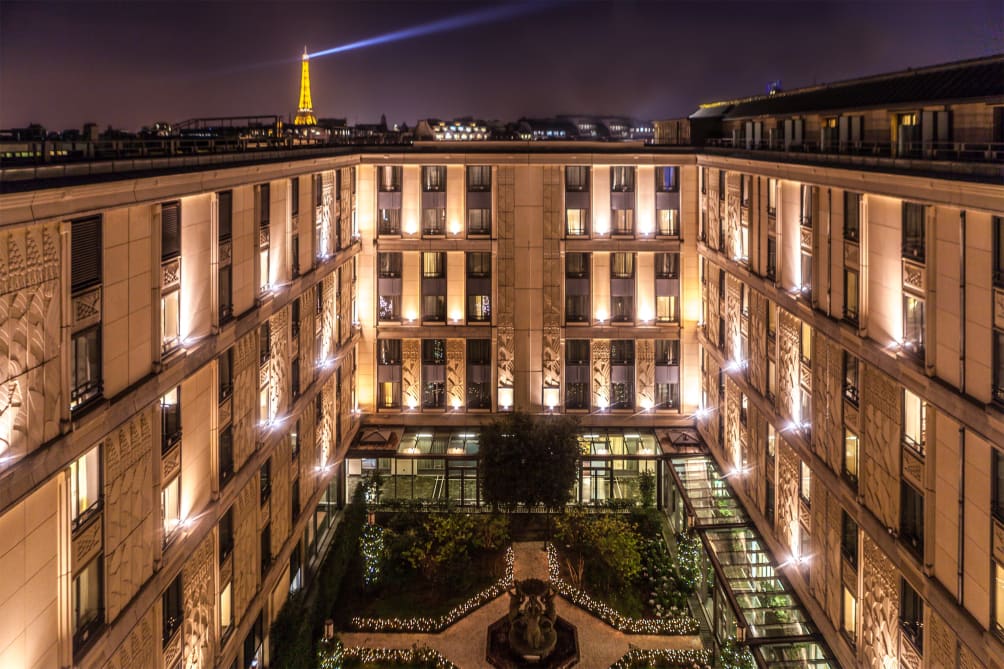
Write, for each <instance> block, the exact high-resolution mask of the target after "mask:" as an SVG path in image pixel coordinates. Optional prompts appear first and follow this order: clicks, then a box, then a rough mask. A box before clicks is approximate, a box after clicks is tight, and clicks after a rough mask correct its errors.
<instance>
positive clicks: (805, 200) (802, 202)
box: [798, 184, 814, 228]
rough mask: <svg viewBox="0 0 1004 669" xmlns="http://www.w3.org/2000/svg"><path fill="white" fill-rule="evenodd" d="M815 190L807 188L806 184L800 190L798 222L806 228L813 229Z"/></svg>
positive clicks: (810, 187)
mask: <svg viewBox="0 0 1004 669" xmlns="http://www.w3.org/2000/svg"><path fill="white" fill-rule="evenodd" d="M813 190H814V188H813V187H812V186H807V185H805V184H802V187H801V189H800V190H799V217H798V222H799V224H800V225H802V226H804V227H806V228H811V227H812V214H813V194H814V193H813Z"/></svg>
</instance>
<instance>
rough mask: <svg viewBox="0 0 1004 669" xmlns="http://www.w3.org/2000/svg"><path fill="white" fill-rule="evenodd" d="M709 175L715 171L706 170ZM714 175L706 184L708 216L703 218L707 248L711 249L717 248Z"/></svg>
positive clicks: (716, 190) (716, 196)
mask: <svg viewBox="0 0 1004 669" xmlns="http://www.w3.org/2000/svg"><path fill="white" fill-rule="evenodd" d="M708 172H709V174H711V173H713V172H715V170H708ZM717 176H718V175H717V174H715V178H712V179H709V180H708V181H710V182H711V183H708V184H707V191H708V195H707V198H706V199H705V202H706V203H707V211H708V214H707V216H706V217H705V222H706V224H707V225H706V227H705V232H706V233H707V237H708V246H710V247H712V248H718V219H719V215H720V213H719V211H718V178H717Z"/></svg>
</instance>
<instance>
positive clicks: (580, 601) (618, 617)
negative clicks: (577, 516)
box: [547, 543, 698, 634]
mask: <svg viewBox="0 0 1004 669" xmlns="http://www.w3.org/2000/svg"><path fill="white" fill-rule="evenodd" d="M547 572H548V577H549V578H550V579H551V583H552V584H553V585H554V587H555V589H556V590H557V591H558V592H559V593H561V595H562V596H563V597H564V598H565V599H567V600H568V601H570V602H571V603H573V604H575V605H576V606H579V607H581V608H583V609H585V610H586V611H589V612H590V613H592V614H593V615H594V616H596V617H597V618H599V619H600V620H603V621H604V622H606V623H608V624H609V625H610V626H612V627H614V628H615V629H617V630H620V631H621V632H626V633H629V634H696V633H697V631H698V624H697V620H696V619H694V618H692V617H691V616H689V615H677V616H669V615H667V616H666V617H663V618H631V617H629V616H625V615H624V614H622V613H620V612H619V611H617V610H615V609H613V608H611V607H610V606H608V605H606V604H604V603H603V602H600V601H597V600H595V599H593V598H592V597H591V596H590V595H589V594H588V593H586V592H585V591H583V590H580V589H579V588H576V587H574V586H572V585H571V584H570V583H568V582H567V581H565V580H564V579H563V578H562V577H561V567H560V565H559V562H558V552H557V550H556V549H555V548H554V545H553V544H550V543H549V544H547Z"/></svg>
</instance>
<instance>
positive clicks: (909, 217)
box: [903, 202, 925, 262]
mask: <svg viewBox="0 0 1004 669" xmlns="http://www.w3.org/2000/svg"><path fill="white" fill-rule="evenodd" d="M924 218H925V216H924V205H922V204H917V203H916V202H904V203H903V257H904V258H909V259H911V260H916V261H917V262H924V257H925V237H924V227H925V226H924Z"/></svg>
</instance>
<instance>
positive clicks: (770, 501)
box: [763, 479, 774, 527]
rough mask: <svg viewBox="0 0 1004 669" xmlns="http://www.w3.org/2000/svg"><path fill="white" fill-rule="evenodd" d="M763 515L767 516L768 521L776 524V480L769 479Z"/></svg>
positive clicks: (765, 492)
mask: <svg viewBox="0 0 1004 669" xmlns="http://www.w3.org/2000/svg"><path fill="white" fill-rule="evenodd" d="M763 515H764V516H766V517H767V522H768V523H770V524H771V526H772V527H773V525H774V482H773V481H771V480H770V479H767V482H766V487H765V490H764V502H763Z"/></svg>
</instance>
